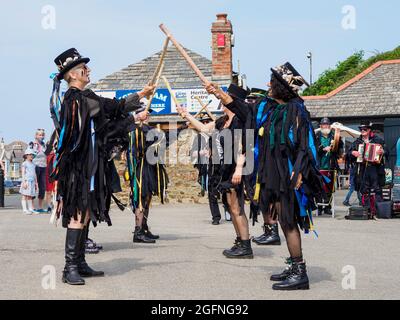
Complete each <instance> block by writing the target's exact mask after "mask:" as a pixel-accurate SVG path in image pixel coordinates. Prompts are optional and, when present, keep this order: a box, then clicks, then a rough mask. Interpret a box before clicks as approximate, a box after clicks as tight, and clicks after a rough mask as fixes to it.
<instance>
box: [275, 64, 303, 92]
mask: <svg viewBox="0 0 400 320" xmlns="http://www.w3.org/2000/svg"><path fill="white" fill-rule="evenodd" d="M271 71H272V74H273V75H274V76H275V78H276V79H277V80H278V81H279V82H280V83H282V84H283V85H284V86H285V87H286V89H288V90H289V92H290V93H292V94H294V95H295V96H296V97H299V94H298V93H297V92H296V91H294V90H293V88H292V87H291V86H290V85H289V83H287V81H286V80H285V79H283V77H282V76H281V75H280V73H279V72H278V71H276V70H275V69H273V68H271Z"/></svg>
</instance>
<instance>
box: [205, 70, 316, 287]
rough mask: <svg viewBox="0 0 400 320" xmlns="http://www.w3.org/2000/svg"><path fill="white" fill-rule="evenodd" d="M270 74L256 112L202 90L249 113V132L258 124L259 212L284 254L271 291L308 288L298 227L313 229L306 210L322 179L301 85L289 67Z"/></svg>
mask: <svg viewBox="0 0 400 320" xmlns="http://www.w3.org/2000/svg"><path fill="white" fill-rule="evenodd" d="M271 71H272V75H271V81H270V83H269V86H270V90H269V97H268V98H267V99H264V100H263V102H264V103H263V105H264V107H265V108H258V111H259V112H258V111H257V112H249V108H252V109H254V110H257V109H255V108H254V107H252V106H249V105H248V104H247V103H246V102H244V101H241V100H240V99H236V98H234V97H231V96H229V95H226V94H225V93H224V92H223V91H222V90H220V89H219V88H218V86H216V85H215V84H210V85H207V86H206V89H207V91H208V92H209V93H211V94H215V95H216V96H217V97H218V98H220V99H221V101H222V103H223V104H224V105H225V106H226V107H227V108H228V109H230V110H231V111H232V112H234V113H235V114H242V116H243V117H245V115H244V113H246V114H249V117H250V118H249V123H251V122H252V123H253V127H252V128H253V129H255V128H257V127H255V125H257V126H258V125H260V124H261V125H260V127H259V128H260V130H258V135H259V136H260V137H261V139H260V140H261V141H260V143H259V148H260V149H259V157H258V162H259V165H258V168H257V176H258V179H259V180H258V181H259V187H260V197H259V204H260V210H261V211H262V212H266V213H267V214H268V215H270V216H271V217H273V218H275V217H276V216H278V217H279V222H280V225H281V228H282V230H283V232H284V235H285V237H286V243H287V246H288V250H289V253H290V258H289V259H288V260H287V261H288V263H289V267H288V268H286V269H285V270H284V271H283V272H282V273H281V274H277V275H273V276H272V277H271V280H272V281H279V282H278V283H275V284H274V285H273V286H272V288H273V289H274V290H299V289H309V281H308V276H307V271H306V264H305V261H304V260H303V253H302V245H301V236H300V231H299V228H301V229H305V230H307V231H308V230H312V229H313V225H312V210H313V209H316V207H315V198H316V197H317V196H318V195H319V194H320V193H322V192H323V180H322V176H321V175H320V173H319V171H318V168H317V166H316V158H317V150H316V148H315V136H314V130H313V128H312V125H311V120H310V115H309V113H308V111H307V109H306V108H305V106H304V103H303V100H302V99H301V98H300V97H299V95H298V91H299V90H300V88H301V86H302V85H304V84H306V81H305V80H304V78H303V77H302V76H301V75H300V74H299V73H298V72H297V71H296V70H295V69H294V68H293V66H292V65H291V64H290V63H286V64H284V65H281V66H279V67H277V68H273V69H271ZM270 100H272V101H270ZM257 114H260V115H261V117H258V116H257ZM262 115H265V117H264V116H262ZM258 119H260V120H259V121H258ZM262 120H264V121H262ZM246 150H247V148H246ZM246 158H247V157H246Z"/></svg>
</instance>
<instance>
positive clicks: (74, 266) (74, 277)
mask: <svg viewBox="0 0 400 320" xmlns="http://www.w3.org/2000/svg"><path fill="white" fill-rule="evenodd" d="M81 235H82V230H81V229H70V228H68V229H67V235H66V239H65V267H64V271H63V276H62V282H64V283H68V284H71V285H83V284H85V280H84V279H82V277H81V276H80V274H79V272H78V257H79V252H80V246H81V243H80V239H81Z"/></svg>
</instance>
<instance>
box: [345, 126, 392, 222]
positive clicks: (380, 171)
mask: <svg viewBox="0 0 400 320" xmlns="http://www.w3.org/2000/svg"><path fill="white" fill-rule="evenodd" d="M359 129H360V131H361V135H360V137H359V138H358V139H357V140H356V141H354V143H353V144H352V146H351V148H350V150H349V156H350V161H351V162H352V163H353V165H354V169H355V189H356V191H357V192H360V193H361V195H362V204H363V206H364V207H366V208H368V209H369V210H370V214H371V217H372V218H375V215H376V202H381V201H383V197H382V187H383V186H384V185H385V141H384V140H383V139H382V138H380V137H379V136H378V135H376V134H375V133H373V132H372V124H371V123H370V122H369V121H363V122H362V123H361V125H360V127H359ZM367 144H375V145H378V146H381V147H382V148H376V154H377V156H379V157H380V158H381V160H380V161H377V162H373V161H372V162H371V161H368V160H366V159H365V156H366V146H367ZM371 151H372V152H373V150H371ZM386 156H387V154H386Z"/></svg>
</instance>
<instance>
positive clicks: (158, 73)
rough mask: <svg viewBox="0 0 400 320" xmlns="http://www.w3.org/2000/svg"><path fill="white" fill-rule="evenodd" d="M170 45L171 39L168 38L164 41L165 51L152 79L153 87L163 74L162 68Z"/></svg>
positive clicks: (163, 50)
mask: <svg viewBox="0 0 400 320" xmlns="http://www.w3.org/2000/svg"><path fill="white" fill-rule="evenodd" d="M168 43H169V38H168V37H167V38H166V39H165V41H164V45H163V49H162V52H161V56H160V60H159V61H158V65H157V68H156V70H154V73H153V76H152V77H151V80H150V85H153V84H154V83H155V82H156V81H157V77H158V78H159V77H160V76H159V75H160V74H161V73H160V70H161V66H162V65H163V63H164V58H165V54H166V53H167V49H168Z"/></svg>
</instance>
